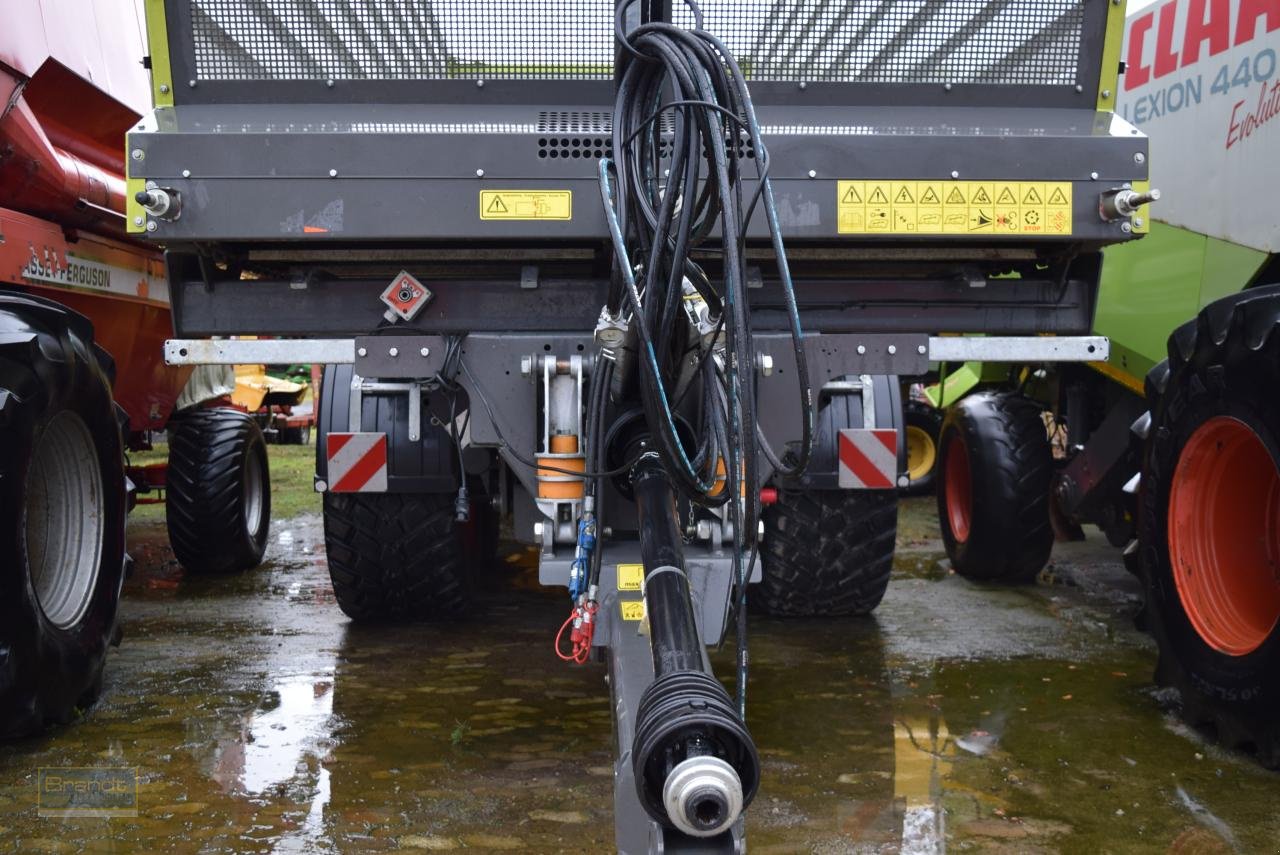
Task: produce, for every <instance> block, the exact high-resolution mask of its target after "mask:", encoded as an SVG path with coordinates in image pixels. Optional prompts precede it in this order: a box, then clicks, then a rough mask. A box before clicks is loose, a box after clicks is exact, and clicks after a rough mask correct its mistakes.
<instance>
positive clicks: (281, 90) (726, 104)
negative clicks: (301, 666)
mask: <svg viewBox="0 0 1280 855" xmlns="http://www.w3.org/2000/svg"><path fill="white" fill-rule="evenodd" d="M501 8H502V10H503V11H502V14H498V15H495V14H493V13H492V9H491V8H490V9H488V11H486V6H485V4H481V3H443V2H435V3H428V2H416V3H407V4H406V3H398V2H397V3H392V2H382V1H381V0H358V2H348V3H340V4H331V3H320V2H311V0H299V2H295V3H290V4H287V5H286V4H280V5H271V6H267V5H245V4H243V3H240V2H232V0H196V1H195V2H193V1H192V0H147V2H146V9H147V13H148V14H147V26H148V30H149V32H150V36H151V45H152V51H151V61H150V65H151V73H152V83H153V93H154V97H155V101H156V109H155V110H154V112H152V113H151V114H149V115H148V116H146V117H145V118H144V119H143V120H142V121H141V122H140V123H139V124H138V125H136V126H135V127H134V128H133V130H132V131H131V132H130V133H129V134H128V144H127V148H128V152H129V156H128V158H127V164H128V168H129V174H128V185H129V186H128V191H129V192H128V203H129V211H128V224H129V227H130V229H131V233H132V234H133V235H135V236H137V237H142V238H146V239H148V240H153V241H156V242H157V243H158V244H160V245H163V246H164V247H165V251H166V264H167V269H168V276H169V283H170V289H171V295H172V303H173V319H174V327H175V329H176V337H175V338H174V339H173V340H171V341H169V342H167V343H166V345H165V354H166V358H167V360H168V361H169V362H170V363H171V364H175V365H192V364H210V363H217V364H230V363H266V364H272V363H287V362H300V363H323V364H325V365H326V368H325V371H324V377H323V382H322V386H321V390H320V400H319V423H318V429H317V437H316V439H317V443H316V445H317V467H316V476H315V487H316V489H317V490H318V491H320V492H322V493H323V494H324V498H323V502H324V521H325V542H326V549H327V553H328V562H329V567H330V573H331V576H332V580H333V587H334V593H335V597H336V600H337V603H338V605H339V606H340V608H341V609H342V610H343V611H344V612H345V613H346V614H347V615H348V616H350V617H351V618H352V619H354V620H358V621H377V620H388V619H405V618H413V619H436V618H449V617H457V616H460V615H465V614H466V613H467V610H468V607H469V604H470V603H473V602H474V601H475V600H476V599H477V598H482V597H483V596H484V595H485V590H486V587H487V585H486V581H485V579H484V578H483V576H482V570H483V568H482V566H481V563H480V561H478V560H472V559H471V556H473V555H474V554H475V553H476V552H477V550H470V551H469V550H467V549H466V548H464V547H465V544H464V539H465V538H464V536H463V535H464V531H467V530H471V531H473V532H474V531H479V532H481V533H482V537H484V538H487V542H486V543H484V544H482V546H484V547H486V548H491V547H492V535H493V532H494V531H495V530H496V526H494V525H493V524H492V523H493V519H492V516H494V515H497V516H501V517H505V518H507V519H508V520H510V521H511V524H512V530H513V531H514V532H515V535H516V537H517V538H519V539H521V540H523V541H525V542H527V543H530V544H532V545H534V546H535V547H536V548H537V550H538V555H539V571H538V572H539V578H540V580H541V581H542V582H543V583H544V584H547V585H557V586H564V587H566V588H568V591H569V596H568V597H567V598H566V603H565V610H566V614H567V617H566V620H565V622H564V625H563V626H562V627H560V634H559V636H556V628H555V627H548V638H549V640H550V638H551V637H552V636H556V641H557V649H558V651H559V653H560V655H561V656H562V657H563V658H565V659H566V660H569V661H570V662H574V663H580V664H584V665H586V664H588V663H590V662H592V661H602V662H603V663H605V665H606V666H607V669H608V675H609V680H608V685H609V691H610V693H611V697H612V707H611V708H612V710H613V713H614V722H613V723H614V743H615V745H616V747H617V751H616V760H615V791H614V808H615V811H614V812H615V823H616V839H617V843H618V848H619V849H620V850H622V851H626V852H639V851H725V852H728V851H739V850H740V849H741V848H742V847H743V846H744V845H745V838H744V833H745V832H744V828H745V825H744V815H745V812H746V810H747V808H748V806H749V805H750V803H751V801H752V799H753V797H754V796H755V794H756V791H757V789H758V784H759V761H758V755H757V752H756V748H755V745H754V743H753V742H752V739H751V736H750V733H749V731H748V730H747V727H746V724H745V720H744V710H745V702H746V676H747V669H748V664H749V660H748V656H747V646H746V633H745V630H746V608H747V603H748V602H750V603H751V604H752V605H753V606H754V607H756V608H758V609H760V610H761V611H763V612H766V613H771V614H775V615H784V616H788V617H793V618H796V619H799V620H803V619H805V618H810V617H813V616H817V615H829V616H850V617H852V616H856V615H864V614H867V613H869V612H870V611H872V610H873V609H874V608H875V606H876V605H877V604H878V603H879V601H880V599H881V597H882V596H883V594H884V591H885V587H886V585H887V584H888V579H889V573H890V569H891V565H892V556H893V548H894V533H895V530H896V521H897V493H896V489H895V488H896V483H897V479H898V477H899V476H900V475H901V473H902V441H901V430H900V428H901V412H902V406H901V400H900V395H899V381H898V376H900V375H901V376H912V375H919V374H923V373H924V372H925V371H926V370H927V368H928V365H929V364H930V362H931V361H940V360H946V361H952V360H958V361H966V360H995V361H1009V362H1016V363H1027V362H1035V361H1054V362H1056V361H1070V360H1079V361H1084V360H1105V359H1106V357H1107V353H1108V343H1107V340H1106V339H1105V337H1102V336H1097V335H1093V334H1092V333H1091V326H1092V321H1093V315H1094V307H1095V301H1096V298H1097V287H1098V281H1099V272H1100V268H1101V257H1100V252H1101V250H1102V248H1103V247H1104V246H1107V245H1109V244H1113V243H1119V242H1127V241H1130V240H1133V239H1134V238H1136V237H1137V236H1138V233H1139V232H1140V231H1141V229H1139V228H1138V227H1137V223H1136V214H1137V210H1138V206H1139V205H1140V204H1141V202H1142V199H1143V197H1142V194H1141V192H1140V191H1138V190H1135V189H1134V188H1135V187H1138V186H1140V182H1144V181H1145V180H1146V179H1147V168H1146V155H1147V141H1146V138H1145V137H1144V136H1143V134H1142V133H1141V132H1140V131H1138V130H1137V129H1136V128H1134V127H1133V126H1132V125H1131V124H1129V123H1128V122H1126V121H1125V120H1123V119H1122V118H1120V117H1119V116H1117V115H1115V114H1114V111H1113V105H1114V99H1115V93H1116V88H1117V72H1118V69H1119V57H1120V38H1121V35H1122V33H1121V24H1122V22H1123V8H1122V6H1121V5H1119V4H1117V3H1113V2H1109V0H1082V1H1081V2H1077V0H1012V2H998V3H975V4H958V3H943V2H929V3H925V4H920V3H914V2H913V3H907V2H899V1H898V0H886V2H883V3H880V4H875V5H864V6H857V7H850V6H849V5H848V4H844V3H836V2H830V1H829V0H804V2H797V3H791V4H787V5H786V6H785V7H784V6H782V5H779V4H770V3H765V2H730V0H710V2H705V3H702V4H701V7H700V8H699V7H698V6H695V5H694V4H692V3H690V4H687V5H684V6H681V5H680V4H668V3H662V2H647V0H646V2H634V0H624V2H620V3H618V4H616V5H614V4H606V3H598V2H574V1H573V0H559V2H536V3H535V2H511V3H505V4H501ZM941 332H949V333H982V334H983V336H981V337H965V336H945V337H944V336H940V335H938V334H939V333H941ZM244 335H263V336H276V337H280V338H275V339H269V340H240V339H237V340H227V339H225V338H218V339H216V340H210V338H209V337H225V336H244ZM485 551H486V549H481V550H478V552H479V553H480V554H481V555H483V553H484V552H485ZM731 624H732V625H734V626H735V627H736V629H735V633H734V634H735V636H736V644H737V657H736V672H737V673H736V679H735V681H734V682H735V687H736V697H735V696H730V694H729V693H728V691H727V690H726V689H725V688H724V687H723V686H722V684H721V683H720V682H719V681H718V680H717V679H716V678H715V677H714V676H713V675H712V673H711V670H710V667H709V664H708V659H707V655H706V648H707V647H708V646H716V645H718V644H720V643H722V642H723V640H724V639H725V638H726V636H727V635H728V630H729V627H730V625H731Z"/></svg>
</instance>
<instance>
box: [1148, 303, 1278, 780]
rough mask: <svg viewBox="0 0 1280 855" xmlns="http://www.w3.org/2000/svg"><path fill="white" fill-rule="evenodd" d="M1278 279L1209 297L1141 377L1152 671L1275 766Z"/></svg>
mask: <svg viewBox="0 0 1280 855" xmlns="http://www.w3.org/2000/svg"><path fill="white" fill-rule="evenodd" d="M1277 389H1280V286H1269V287H1265V288H1256V289H1250V290H1247V291H1243V292H1241V293H1239V294H1233V295H1231V296H1229V297H1226V298H1223V299H1221V300H1218V301H1216V302H1214V303H1211V304H1210V305H1208V306H1206V307H1205V308H1204V309H1203V310H1201V312H1200V314H1199V316H1198V317H1196V318H1195V319H1194V320H1192V321H1190V322H1188V323H1186V324H1184V325H1183V326H1181V327H1179V328H1178V329H1176V330H1175V331H1174V332H1173V334H1172V335H1171V336H1170V337H1169V358H1168V360H1166V361H1165V362H1162V363H1161V364H1159V365H1157V366H1156V367H1155V368H1154V369H1152V371H1151V373H1150V374H1148V376H1147V383H1146V391H1147V400H1148V403H1149V404H1150V406H1151V421H1150V427H1149V431H1148V432H1147V436H1146V443H1145V447H1144V452H1143V472H1142V479H1141V489H1140V494H1139V509H1138V542H1139V558H1140V561H1139V569H1140V575H1141V578H1142V582H1143V589H1144V604H1145V608H1144V615H1145V617H1146V623H1147V629H1148V631H1149V632H1150V633H1151V634H1152V636H1153V637H1154V638H1155V641H1156V644H1157V646H1158V648H1159V658H1158V664H1157V666H1156V681H1157V682H1158V683H1160V684H1162V685H1165V686H1173V687H1176V688H1177V689H1178V690H1179V693H1180V695H1181V700H1182V715H1183V716H1184V717H1185V718H1186V719H1187V721H1188V722H1190V723H1191V724H1193V725H1195V726H1203V727H1210V728H1212V729H1213V730H1215V731H1216V733H1217V736H1218V738H1219V740H1220V741H1221V742H1222V743H1223V744H1225V745H1227V746H1230V747H1239V748H1245V749H1252V750H1254V751H1255V752H1256V755H1257V757H1258V759H1259V761H1260V762H1261V763H1262V764H1263V765H1265V766H1269V767H1273V768H1274V767H1280V575H1277V574H1278V573H1280V571H1278V570H1277V568H1280V399H1278V398H1277V396H1276V394H1275V393H1276V390H1277Z"/></svg>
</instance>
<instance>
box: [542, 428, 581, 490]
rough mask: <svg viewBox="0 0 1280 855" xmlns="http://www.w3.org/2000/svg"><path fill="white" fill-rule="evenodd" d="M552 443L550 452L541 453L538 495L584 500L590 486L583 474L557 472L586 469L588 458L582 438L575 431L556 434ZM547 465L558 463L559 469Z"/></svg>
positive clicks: (555, 465) (552, 437) (556, 464)
mask: <svg viewBox="0 0 1280 855" xmlns="http://www.w3.org/2000/svg"><path fill="white" fill-rule="evenodd" d="M550 446H551V453H550V454H539V455H537V459H538V464H539V466H538V498H539V499H581V498H582V496H583V494H584V492H585V489H586V482H585V481H584V480H583V476H582V475H571V474H569V473H568V472H560V471H557V470H561V469H568V470H571V471H573V472H586V469H587V458H586V457H585V456H584V455H582V454H581V453H579V449H578V438H577V437H576V436H573V435H571V434H570V435H556V434H553V435H552V436H551V442H550ZM544 466H545V467H551V466H554V467H555V469H550V468H544Z"/></svg>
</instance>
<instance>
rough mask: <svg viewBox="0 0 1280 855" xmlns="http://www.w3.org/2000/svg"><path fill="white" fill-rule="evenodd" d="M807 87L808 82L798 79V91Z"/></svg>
mask: <svg viewBox="0 0 1280 855" xmlns="http://www.w3.org/2000/svg"><path fill="white" fill-rule="evenodd" d="M808 88H809V84H808V83H806V82H805V81H803V80H801V81H800V91H802V92H803V91H804V90H805V89H808Z"/></svg>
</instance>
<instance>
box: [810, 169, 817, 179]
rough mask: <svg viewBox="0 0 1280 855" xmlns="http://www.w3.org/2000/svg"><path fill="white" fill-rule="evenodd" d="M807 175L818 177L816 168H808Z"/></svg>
mask: <svg viewBox="0 0 1280 855" xmlns="http://www.w3.org/2000/svg"><path fill="white" fill-rule="evenodd" d="M809 177H810V178H817V177H818V170H816V169H810V170H809Z"/></svg>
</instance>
